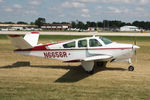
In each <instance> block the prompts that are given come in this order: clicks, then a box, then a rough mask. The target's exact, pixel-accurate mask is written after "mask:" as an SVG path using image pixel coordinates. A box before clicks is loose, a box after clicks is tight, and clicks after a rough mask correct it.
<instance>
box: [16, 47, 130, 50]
mask: <svg viewBox="0 0 150 100" xmlns="http://www.w3.org/2000/svg"><path fill="white" fill-rule="evenodd" d="M39 48H40V49H39ZM118 49H132V48H130V47H129V48H89V49H47V48H46V46H45V47H42V48H41V47H36V48H32V49H17V50H15V51H72V50H118Z"/></svg>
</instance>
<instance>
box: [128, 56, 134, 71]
mask: <svg viewBox="0 0 150 100" xmlns="http://www.w3.org/2000/svg"><path fill="white" fill-rule="evenodd" d="M128 62H129V64H130V66H129V67H128V71H134V66H132V61H131V58H129V61H128Z"/></svg>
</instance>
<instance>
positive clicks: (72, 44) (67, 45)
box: [63, 41, 75, 48]
mask: <svg viewBox="0 0 150 100" xmlns="http://www.w3.org/2000/svg"><path fill="white" fill-rule="evenodd" d="M63 47H64V48H75V41H74V42H70V43H66V44H64V45H63Z"/></svg>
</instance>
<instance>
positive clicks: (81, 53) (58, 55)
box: [15, 37, 133, 62]
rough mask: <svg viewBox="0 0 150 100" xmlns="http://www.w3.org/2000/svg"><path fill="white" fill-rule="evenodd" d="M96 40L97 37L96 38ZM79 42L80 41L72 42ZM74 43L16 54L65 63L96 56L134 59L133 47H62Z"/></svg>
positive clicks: (37, 47) (117, 45) (122, 45)
mask: <svg viewBox="0 0 150 100" xmlns="http://www.w3.org/2000/svg"><path fill="white" fill-rule="evenodd" d="M94 38H96V37H94ZM72 41H76V42H78V40H72ZM72 41H67V42H62V43H56V44H55V43H54V44H48V45H39V46H35V47H34V48H32V49H25V50H16V51H15V52H16V53H20V54H23V55H30V56H38V57H44V58H48V59H56V60H61V61H65V62H77V61H82V60H83V59H85V58H87V57H90V56H94V55H109V56H112V59H114V61H127V60H128V59H129V58H131V57H132V54H133V50H132V49H133V45H132V44H121V43H116V42H112V43H110V44H108V45H105V44H104V43H103V45H102V46H101V47H89V45H88V46H87V47H84V48H79V47H78V46H76V47H75V48H63V47H62V45H63V44H65V43H69V42H72Z"/></svg>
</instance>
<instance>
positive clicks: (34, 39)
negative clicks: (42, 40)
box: [24, 32, 39, 47]
mask: <svg viewBox="0 0 150 100" xmlns="http://www.w3.org/2000/svg"><path fill="white" fill-rule="evenodd" d="M38 39H39V33H38V32H31V33H30V34H26V35H25V37H24V40H25V41H27V42H28V43H29V44H30V45H31V46H33V47H34V46H36V45H37V43H38Z"/></svg>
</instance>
